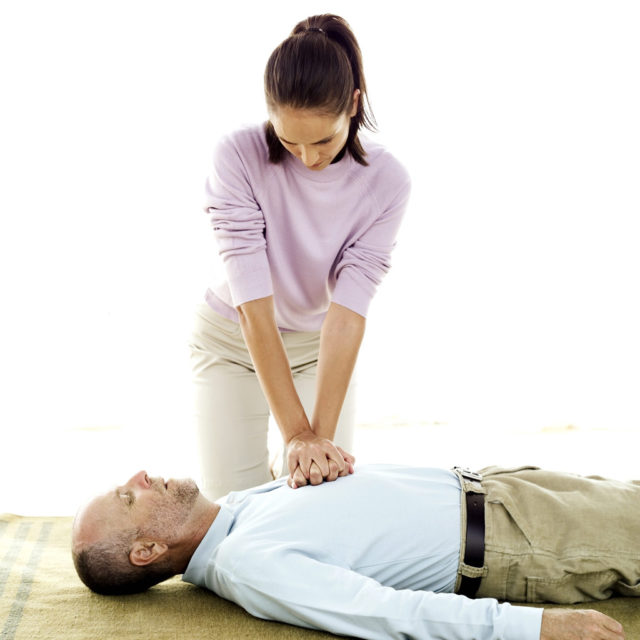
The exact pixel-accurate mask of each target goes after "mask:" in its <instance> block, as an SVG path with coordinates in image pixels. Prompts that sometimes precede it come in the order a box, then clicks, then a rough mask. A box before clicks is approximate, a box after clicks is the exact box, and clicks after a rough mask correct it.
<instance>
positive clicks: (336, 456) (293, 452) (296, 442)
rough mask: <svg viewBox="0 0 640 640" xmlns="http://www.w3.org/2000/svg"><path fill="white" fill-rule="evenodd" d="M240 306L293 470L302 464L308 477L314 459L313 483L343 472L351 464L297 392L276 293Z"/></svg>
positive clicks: (249, 345) (248, 340)
mask: <svg viewBox="0 0 640 640" xmlns="http://www.w3.org/2000/svg"><path fill="white" fill-rule="evenodd" d="M237 309H238V315H239V319H240V328H241V330H242V335H243V336H244V340H245V342H246V344H247V348H248V349H249V353H250V355H251V359H252V361H253V365H254V367H255V369H256V373H257V375H258V380H259V381H260V385H261V387H262V390H263V392H264V394H265V397H266V399H267V402H268V403H269V407H270V409H271V411H272V413H273V416H274V418H275V420H276V423H277V424H278V427H279V428H280V431H281V433H282V438H283V440H284V442H285V445H286V447H287V462H288V464H289V469H290V471H291V472H293V470H294V469H296V468H297V467H298V466H300V469H301V471H302V473H303V475H304V477H305V479H307V480H309V479H310V471H309V470H310V468H311V465H312V463H313V462H315V463H316V465H317V467H316V468H314V471H315V473H314V478H311V480H312V484H319V483H320V482H322V481H323V479H324V478H327V477H331V475H337V474H338V473H343V472H344V471H345V468H347V465H348V463H345V460H344V457H343V455H342V453H341V452H340V451H339V450H338V449H337V448H336V447H335V446H334V444H333V443H332V442H331V440H330V439H327V438H324V437H321V436H320V435H318V434H315V433H314V432H313V431H312V429H311V426H310V424H309V420H308V418H307V415H306V414H305V411H304V408H303V406H302V403H301V402H300V398H299V397H298V394H297V392H296V389H295V386H294V384H293V376H292V375H291V367H290V364H289V359H288V358H287V354H286V351H285V349H284V344H283V343H282V337H281V336H280V332H279V331H278V327H277V325H276V321H275V313H274V308H273V296H269V297H266V298H260V299H258V300H251V301H250V302H245V303H244V304H241V305H240V306H238V307H237ZM343 399H344V395H343ZM340 402H342V401H340ZM334 430H335V427H334ZM318 469H319V473H318V471H317V470H318ZM336 470H337V473H336ZM320 474H321V475H320ZM318 475H320V477H319V478H318V477H317V476H318Z"/></svg>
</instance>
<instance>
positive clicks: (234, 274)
mask: <svg viewBox="0 0 640 640" xmlns="http://www.w3.org/2000/svg"><path fill="white" fill-rule="evenodd" d="M225 270H226V274H227V283H228V285H229V291H230V292H231V301H232V302H233V306H234V307H238V306H240V305H241V304H243V303H245V302H249V301H250V300H258V299H259V298H266V297H268V296H271V295H273V284H272V282H271V272H270V270H269V260H268V259H267V254H266V252H265V251H259V252H258V253H247V254H235V255H233V256H229V257H228V258H227V259H226V260H225Z"/></svg>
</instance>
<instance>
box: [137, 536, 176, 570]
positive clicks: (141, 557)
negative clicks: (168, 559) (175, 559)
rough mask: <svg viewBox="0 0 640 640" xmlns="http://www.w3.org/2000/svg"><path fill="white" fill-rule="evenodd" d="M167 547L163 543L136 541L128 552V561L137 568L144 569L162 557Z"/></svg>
mask: <svg viewBox="0 0 640 640" xmlns="http://www.w3.org/2000/svg"><path fill="white" fill-rule="evenodd" d="M168 549H169V547H168V546H167V545H166V544H164V542H153V541H152V540H136V541H135V542H134V543H133V547H131V551H130V552H129V561H130V562H131V564H134V565H136V566H137V567H144V566H146V565H148V564H151V563H153V562H155V561H156V560H157V559H158V558H160V557H161V556H163V555H164V554H165V553H166V552H167V550H168Z"/></svg>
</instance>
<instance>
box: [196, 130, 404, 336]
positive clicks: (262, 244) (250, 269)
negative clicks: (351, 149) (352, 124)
mask: <svg viewBox="0 0 640 640" xmlns="http://www.w3.org/2000/svg"><path fill="white" fill-rule="evenodd" d="M362 143H363V146H364V148H365V150H366V152H367V156H366V158H367V161H368V162H369V166H368V167H363V166H362V165H360V164H358V163H357V162H355V161H354V160H353V158H352V157H351V156H350V154H348V153H347V154H345V156H344V157H343V158H342V159H341V160H340V161H339V162H337V163H335V164H332V165H329V166H328V167H327V168H325V169H323V170H322V171H311V170H310V169H307V167H305V166H304V164H303V163H302V162H301V161H300V160H298V159H297V158H296V157H295V156H293V155H291V154H289V153H288V154H286V156H285V158H284V160H283V161H282V163H280V164H272V163H270V162H269V160H268V150H267V143H266V140H265V136H264V130H263V126H262V125H260V126H254V127H249V128H245V129H241V130H239V131H236V132H235V133H233V134H231V135H229V136H227V137H225V138H224V139H223V140H222V141H221V142H220V144H219V145H218V147H217V149H216V152H215V156H214V162H213V171H212V173H211V175H210V176H209V179H208V180H207V185H206V202H205V211H206V212H207V214H208V215H209V218H210V220H211V225H212V226H213V230H214V234H215V238H216V241H217V245H218V250H219V253H220V255H221V257H222V259H223V262H224V265H225V273H226V280H225V281H224V282H221V283H219V284H217V285H215V286H212V287H211V288H209V289H208V290H207V293H206V301H207V303H208V304H209V306H210V307H211V308H212V309H214V310H215V311H217V312H218V313H220V314H221V315H223V316H224V317H226V318H229V319H231V320H235V321H237V320H238V314H237V312H236V310H235V307H236V306H239V305H241V304H242V303H244V302H248V301H250V300H256V299H258V298H264V297H267V296H270V295H273V297H274V305H275V313H276V323H277V325H278V327H280V329H282V330H285V331H317V330H319V329H320V327H321V325H322V321H323V319H324V316H325V314H326V312H327V309H328V308H329V304H330V303H331V302H336V303H337V304H340V305H342V306H344V307H347V308H349V309H351V310H352V311H355V312H356V313H358V314H360V315H362V316H366V314H367V309H368V307H369V303H370V302H371V299H372V298H373V295H374V293H375V291H376V288H377V286H378V285H379V284H380V282H381V280H382V278H383V276H384V274H385V273H386V272H387V271H388V270H389V267H390V262H389V257H390V254H391V251H392V249H393V247H394V246H395V241H396V234H397V232H398V228H399V226H400V222H401V219H402V216H403V214H404V211H405V208H406V206H407V201H408V198H409V191H410V181H409V175H408V173H407V171H406V170H405V169H404V167H403V166H402V165H401V164H400V163H399V162H398V161H397V160H396V159H395V158H394V157H393V156H392V155H391V154H390V153H389V152H388V151H386V150H385V149H384V148H383V147H382V146H380V145H379V144H376V143H374V142H371V141H370V140H367V139H364V140H362Z"/></svg>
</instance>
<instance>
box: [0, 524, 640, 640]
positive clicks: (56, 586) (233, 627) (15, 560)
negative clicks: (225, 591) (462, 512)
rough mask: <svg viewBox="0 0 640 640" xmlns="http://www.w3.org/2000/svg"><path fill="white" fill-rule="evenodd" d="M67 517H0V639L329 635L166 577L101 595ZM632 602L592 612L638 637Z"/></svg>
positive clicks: (313, 639) (610, 603)
mask: <svg viewBox="0 0 640 640" xmlns="http://www.w3.org/2000/svg"><path fill="white" fill-rule="evenodd" d="M71 520H72V519H71V518H23V517H19V516H12V515H0V640H41V639H48V638H52V639H53V638H55V639H58V638H64V639H65V640H88V639H91V640H115V639H118V640H148V639H149V638H154V640H184V639H185V638H188V639H189V640H212V639H223V638H224V639H225V640H227V639H229V640H231V639H235V638H243V639H244V640H280V639H283V640H288V639H294V638H301V639H303V640H307V639H308V640H320V639H328V638H337V636H333V635H331V634H326V633H321V632H317V631H308V630H306V629H300V628H298V627H292V626H290V625H286V624H280V623H277V622H265V621H264V620H258V619H257V618H254V617H252V616H250V615H249V614H247V613H246V612H245V611H243V610H242V609H241V608H240V607H238V606H236V605H234V604H233V603H231V602H227V601H226V600H223V599H222V598H218V597H217V596H216V595H215V594H213V593H210V592H208V591H206V590H204V589H198V588H196V587H194V586H192V585H188V584H185V583H183V582H182V581H181V580H180V579H179V578H173V579H172V580H169V581H167V582H165V583H163V584H161V585H158V586H157V587H154V588H153V589H151V590H149V591H148V592H146V593H143V594H139V595H135V596H122V597H104V596H98V595H96V594H94V593H91V592H90V591H89V590H88V589H87V588H86V587H85V586H84V585H83V584H82V583H81V582H80V581H79V579H78V577H77V576H76V574H75V570H74V568H73V562H72V560H71V553H70V550H69V549H70V539H71ZM639 605H640V599H637V598H615V599H612V600H606V601H604V602H599V603H593V604H591V603H589V604H586V605H576V606H575V607H574V608H583V609H585V608H589V609H598V610H599V611H602V612H603V613H606V614H607V615H609V616H611V617H613V618H616V619H617V620H619V621H620V622H621V623H622V624H623V625H624V627H625V632H626V636H627V638H640V606H639Z"/></svg>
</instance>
